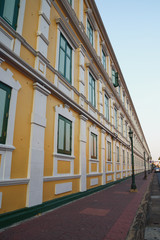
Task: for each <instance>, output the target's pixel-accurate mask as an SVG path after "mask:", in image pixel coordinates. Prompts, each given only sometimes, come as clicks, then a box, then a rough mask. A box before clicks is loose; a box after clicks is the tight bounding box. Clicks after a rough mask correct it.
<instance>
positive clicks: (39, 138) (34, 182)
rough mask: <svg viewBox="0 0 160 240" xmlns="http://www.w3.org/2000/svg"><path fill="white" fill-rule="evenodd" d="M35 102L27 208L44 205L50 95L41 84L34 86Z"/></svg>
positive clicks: (32, 117) (32, 119)
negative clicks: (48, 98) (45, 148)
mask: <svg viewBox="0 0 160 240" xmlns="http://www.w3.org/2000/svg"><path fill="white" fill-rule="evenodd" d="M33 88H34V100H33V110H32V116H31V135H30V153H29V166H28V178H30V182H29V185H28V192H27V206H28V207H31V206H35V205H37V204H41V203H42V199H43V170H44V134H45V126H46V104H47V96H48V95H49V94H50V91H48V90H47V89H46V88H45V87H43V86H41V85H40V84H39V83H34V84H33Z"/></svg>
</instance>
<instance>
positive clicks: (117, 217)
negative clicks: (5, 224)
mask: <svg viewBox="0 0 160 240" xmlns="http://www.w3.org/2000/svg"><path fill="white" fill-rule="evenodd" d="M150 180H151V174H150V175H148V179H147V180H143V174H140V175H138V176H136V185H137V188H138V192H137V193H130V192H129V189H130V185H131V179H128V180H126V181H123V182H121V183H119V184H116V185H114V186H112V187H110V188H107V189H105V190H103V191H100V192H97V193H95V194H92V195H90V196H87V197H85V198H83V199H79V200H76V201H74V202H72V203H69V204H67V205H65V206H62V207H60V208H57V209H55V210H53V211H50V212H48V213H45V214H43V215H42V216H37V217H34V218H32V219H30V220H27V221H24V222H21V223H20V224H18V225H17V226H13V227H10V228H7V229H5V230H2V231H1V232H0V240H28V239H29V240H36V239H38V240H45V239H47V240H125V239H126V236H127V233H128V231H129V228H130V226H131V224H132V222H133V219H134V217H135V214H136V211H137V209H138V206H139V204H140V202H141V200H142V198H143V195H144V193H145V191H146V189H147V186H148V185H149V182H150Z"/></svg>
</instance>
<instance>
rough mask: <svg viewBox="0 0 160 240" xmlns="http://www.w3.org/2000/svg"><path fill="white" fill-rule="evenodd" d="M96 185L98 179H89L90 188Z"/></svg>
mask: <svg viewBox="0 0 160 240" xmlns="http://www.w3.org/2000/svg"><path fill="white" fill-rule="evenodd" d="M97 184H98V178H91V179H90V186H94V185H97Z"/></svg>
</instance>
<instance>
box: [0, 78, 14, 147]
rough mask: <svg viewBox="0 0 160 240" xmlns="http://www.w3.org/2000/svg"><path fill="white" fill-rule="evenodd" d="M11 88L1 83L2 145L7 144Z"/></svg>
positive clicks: (0, 121)
mask: <svg viewBox="0 0 160 240" xmlns="http://www.w3.org/2000/svg"><path fill="white" fill-rule="evenodd" d="M10 98H11V88H10V87H8V86H7V85H5V84H3V83H1V82H0V143H2V144H5V141H6V135H7V124H8V117H9V104H10Z"/></svg>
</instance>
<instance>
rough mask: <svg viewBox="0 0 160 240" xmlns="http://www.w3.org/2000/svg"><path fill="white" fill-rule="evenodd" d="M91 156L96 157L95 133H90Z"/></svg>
mask: <svg viewBox="0 0 160 240" xmlns="http://www.w3.org/2000/svg"><path fill="white" fill-rule="evenodd" d="M91 158H95V159H97V135H96V134H94V133H91Z"/></svg>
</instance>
